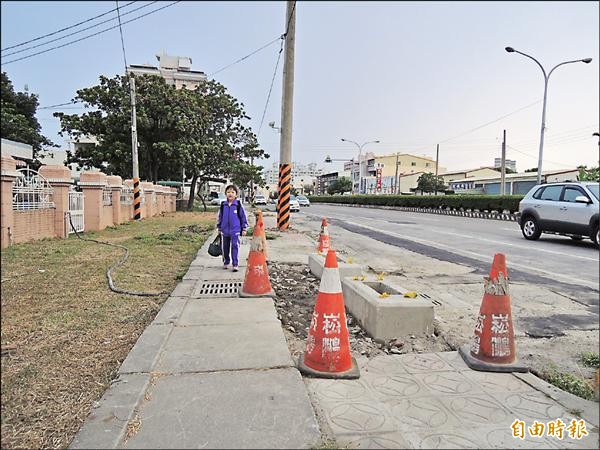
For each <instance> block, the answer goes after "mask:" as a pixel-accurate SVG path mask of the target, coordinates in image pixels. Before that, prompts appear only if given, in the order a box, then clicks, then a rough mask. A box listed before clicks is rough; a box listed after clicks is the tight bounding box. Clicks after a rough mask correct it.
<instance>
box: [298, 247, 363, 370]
mask: <svg viewBox="0 0 600 450" xmlns="http://www.w3.org/2000/svg"><path fill="white" fill-rule="evenodd" d="M298 370H300V372H302V373H303V374H305V375H309V376H314V377H321V378H344V379H354V378H359V377H360V373H359V369H358V365H357V364H356V360H355V359H354V358H353V357H352V355H350V340H349V336H348V327H347V325H346V312H345V310H344V295H343V294H342V284H341V282H340V274H339V271H338V263H337V257H336V255H335V250H329V251H328V252H327V257H326V258H325V267H323V275H322V276H321V285H320V287H319V294H318V295H317V301H316V303H315V309H314V312H313V315H312V320H311V322H310V327H309V329H308V338H307V340H306V352H304V353H303V354H302V355H300V358H299V359H298Z"/></svg>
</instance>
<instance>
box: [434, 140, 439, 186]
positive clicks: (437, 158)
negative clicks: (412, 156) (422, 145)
mask: <svg viewBox="0 0 600 450" xmlns="http://www.w3.org/2000/svg"><path fill="white" fill-rule="evenodd" d="M439 159H440V144H438V145H437V150H436V151H435V183H434V184H433V186H434V189H435V195H437V184H438V165H439V164H438V160H439Z"/></svg>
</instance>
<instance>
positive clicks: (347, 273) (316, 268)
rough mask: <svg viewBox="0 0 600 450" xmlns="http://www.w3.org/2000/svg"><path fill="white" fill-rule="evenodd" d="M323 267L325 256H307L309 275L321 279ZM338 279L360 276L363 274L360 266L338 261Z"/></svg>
mask: <svg viewBox="0 0 600 450" xmlns="http://www.w3.org/2000/svg"><path fill="white" fill-rule="evenodd" d="M324 265H325V256H322V255H319V254H312V255H308V267H309V268H310V271H311V273H312V274H313V275H314V276H316V277H317V278H321V274H322V273H323V266H324ZM338 267H339V271H340V278H344V277H353V276H360V275H362V273H363V268H362V266H359V265H358V264H348V263H345V262H341V261H339V260H338Z"/></svg>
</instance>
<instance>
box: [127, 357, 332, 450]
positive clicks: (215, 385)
mask: <svg viewBox="0 0 600 450" xmlns="http://www.w3.org/2000/svg"><path fill="white" fill-rule="evenodd" d="M147 398H149V400H147V401H145V402H144V403H143V404H142V405H141V407H140V409H139V418H140V420H141V427H140V428H139V430H138V432H137V433H136V434H135V435H134V436H133V437H131V438H130V439H129V440H127V441H126V442H124V443H123V444H122V448H314V447H315V446H316V445H318V442H319V440H320V437H321V436H320V432H319V429H318V426H317V423H316V419H315V416H314V413H313V410H312V408H311V406H310V402H309V399H308V395H307V393H306V389H305V387H304V384H303V382H302V379H301V377H300V374H299V373H298V371H297V370H296V369H294V368H288V369H277V370H269V371H254V370H248V371H236V372H218V373H202V374H181V375H175V376H166V377H160V378H158V379H157V380H156V384H155V385H154V386H152V387H151V388H150V389H149V391H148V395H147Z"/></svg>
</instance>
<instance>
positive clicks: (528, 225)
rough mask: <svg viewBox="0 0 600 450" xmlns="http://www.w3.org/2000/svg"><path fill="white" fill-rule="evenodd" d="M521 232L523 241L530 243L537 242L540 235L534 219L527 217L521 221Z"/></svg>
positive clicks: (540, 231) (540, 232)
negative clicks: (526, 240)
mask: <svg viewBox="0 0 600 450" xmlns="http://www.w3.org/2000/svg"><path fill="white" fill-rule="evenodd" d="M521 232H522V233H523V236H524V237H525V239H528V240H530V241H536V240H538V239H539V238H540V235H541V234H542V230H540V227H539V225H538V223H537V220H535V217H533V216H527V217H525V218H524V219H523V221H522V225H521Z"/></svg>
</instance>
